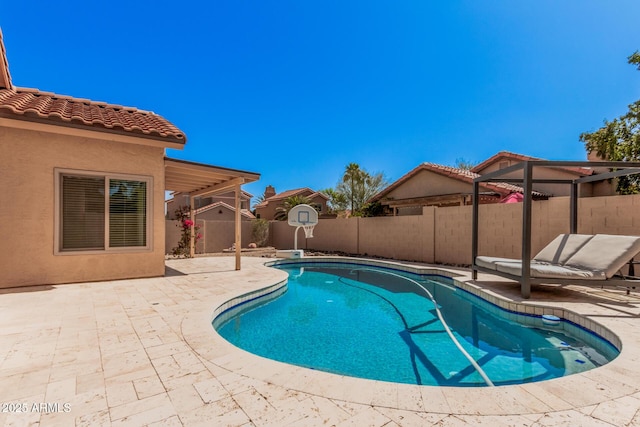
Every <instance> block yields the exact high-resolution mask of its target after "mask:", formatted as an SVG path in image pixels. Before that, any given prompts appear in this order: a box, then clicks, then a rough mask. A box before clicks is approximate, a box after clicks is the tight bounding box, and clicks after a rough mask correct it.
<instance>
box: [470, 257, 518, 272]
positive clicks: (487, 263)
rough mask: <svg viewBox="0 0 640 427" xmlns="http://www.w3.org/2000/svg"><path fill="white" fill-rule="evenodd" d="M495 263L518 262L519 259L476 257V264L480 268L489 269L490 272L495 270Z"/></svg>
mask: <svg viewBox="0 0 640 427" xmlns="http://www.w3.org/2000/svg"><path fill="white" fill-rule="evenodd" d="M497 262H520V260H519V259H511V258H499V257H493V256H478V257H476V264H477V265H479V266H480V267H484V268H490V269H492V270H496V263H497Z"/></svg>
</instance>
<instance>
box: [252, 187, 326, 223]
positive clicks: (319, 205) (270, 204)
mask: <svg viewBox="0 0 640 427" xmlns="http://www.w3.org/2000/svg"><path fill="white" fill-rule="evenodd" d="M293 196H304V197H306V198H308V199H309V201H310V203H309V204H310V205H311V206H313V208H314V209H315V210H316V211H318V214H319V215H324V214H326V213H327V201H328V200H329V197H327V196H326V195H324V194H322V193H320V192H318V191H313V190H312V189H310V188H307V187H304V188H296V189H294V190H287V191H283V192H282V193H277V194H276V190H275V188H273V187H272V186H271V185H269V186H267V188H266V189H265V190H264V199H263V200H262V202H260V203H258V204H257V205H256V206H255V215H256V218H261V219H267V220H273V219H275V217H276V213H277V212H278V208H284V202H285V200H286V199H287V198H289V197H293Z"/></svg>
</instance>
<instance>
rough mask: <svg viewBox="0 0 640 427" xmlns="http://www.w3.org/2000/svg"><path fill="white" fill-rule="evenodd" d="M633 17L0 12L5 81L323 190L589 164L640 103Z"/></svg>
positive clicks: (374, 10) (205, 158) (281, 184)
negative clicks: (469, 166)
mask: <svg viewBox="0 0 640 427" xmlns="http://www.w3.org/2000/svg"><path fill="white" fill-rule="evenodd" d="M639 17H640V2H638V1H637V0H620V1H618V0H617V1H615V2H603V1H601V0H566V1H557V0H555V1H550V0H538V1H535V2H534V1H524V0H523V1H507V0H504V1H471V0H469V1H440V2H435V1H426V0H420V1H417V0H416V1H393V2H391V1H377V0H368V1H344V0H341V1H333V0H323V1H313V0H308V1H306V0H305V1H300V0H296V1H292V0H291V1H290V0H281V1H271V0H264V1H243V0H224V1H218V0H211V1H206V2H173V1H172V2H165V1H153V2H143V1H126V2H125V1H120V0H114V1H110V2H106V3H105V2H86V1H83V2H80V1H76V0H65V1H63V2H36V3H33V2H24V1H19V2H9V1H7V2H3V5H2V14H1V15H0V27H1V28H2V31H3V34H4V42H5V46H6V49H7V55H8V59H9V67H10V72H11V75H12V78H13V82H14V84H16V85H17V86H23V87H35V88H39V89H41V90H44V91H50V92H55V93H59V94H64V95H71V96H76V97H81V98H89V99H92V100H95V101H106V102H109V103H113V104H120V105H126V106H135V107H138V108H141V109H146V110H151V111H154V112H156V113H158V114H160V115H162V116H164V117H165V118H167V119H168V120H170V121H171V122H173V123H174V124H176V125H177V126H178V127H179V128H180V129H182V130H183V131H184V132H185V133H186V135H187V138H188V141H187V145H186V147H185V149H184V150H181V151H178V150H169V151H168V154H169V156H171V157H175V158H179V159H185V160H192V161H197V162H203V163H209V164H213V165H217V166H224V167H231V168H237V169H242V170H247V171H251V172H258V173H260V174H261V175H262V178H261V180H260V181H259V182H257V183H253V184H249V185H246V186H245V189H246V190H247V191H249V192H251V193H253V194H254V195H255V196H258V195H260V194H262V192H263V191H264V187H265V186H266V185H269V184H270V185H273V186H275V187H276V190H277V191H284V190H287V189H292V188H297V187H311V188H313V189H323V188H327V187H333V186H335V184H336V183H337V182H338V181H339V179H340V178H341V176H342V173H343V171H344V168H345V166H346V165H347V164H348V163H351V162H356V163H359V164H360V166H361V167H363V168H365V169H366V170H368V171H369V172H372V173H376V172H383V173H384V174H385V175H386V177H387V178H388V180H389V181H393V180H395V179H398V178H399V177H401V176H402V175H404V174H405V173H407V172H408V171H409V170H411V169H413V168H414V167H416V166H417V165H418V164H419V163H422V162H434V163H440V164H445V165H454V164H455V163H456V160H458V159H464V160H465V161H469V162H480V161H482V160H484V159H486V158H488V157H490V156H491V155H493V154H495V153H496V152H498V151H500V150H508V151H513V152H516V153H520V154H526V155H531V156H536V157H542V158H546V159H552V160H585V159H586V154H585V151H584V148H583V145H582V143H580V141H579V139H578V137H579V135H580V133H581V132H584V131H592V130H595V129H597V128H598V127H600V126H601V125H602V122H603V120H604V119H613V118H615V117H617V116H619V115H620V114H622V113H624V112H625V111H626V107H627V105H628V104H630V103H631V102H633V101H635V100H637V99H638V98H639V97H640V73H639V72H638V71H637V70H636V69H635V68H634V67H633V66H631V65H629V64H627V62H626V58H627V57H628V56H629V55H630V54H631V53H633V52H634V51H636V50H638V49H640V26H639V25H638V19H639Z"/></svg>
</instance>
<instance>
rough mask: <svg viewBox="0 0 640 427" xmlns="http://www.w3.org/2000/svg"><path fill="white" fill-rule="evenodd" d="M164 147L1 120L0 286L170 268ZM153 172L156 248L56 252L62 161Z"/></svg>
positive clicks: (108, 169) (67, 165)
mask: <svg viewBox="0 0 640 427" xmlns="http://www.w3.org/2000/svg"><path fill="white" fill-rule="evenodd" d="M163 156H164V150H163V148H160V147H153V146H143V145H134V144H126V143H119V142H109V141H106V140H96V139H90V138H82V137H76V136H65V135H60V134H53V133H47V132H41V131H31V130H21V129H14V128H6V127H1V128H0V178H1V181H0V184H1V185H0V254H2V256H1V257H0V264H1V265H0V288H7V287H15V286H27V285H46V284H57V283H67V282H79V281H97V280H111V279H122V278H132V277H148V276H161V275H163V274H164V240H165V226H164V160H163ZM55 168H66V169H77V170H79V171H84V170H86V171H97V172H107V173H125V174H134V175H148V176H152V177H153V207H152V209H153V212H152V215H153V221H154V226H153V232H152V250H151V251H150V252H135V253H121V254H114V253H109V254H107V253H103V254H97V255H82V254H76V255H66V254H65V255H54V230H55V223H54V207H55V200H54V194H55V191H54V190H55V185H54V179H55V174H54V169H55Z"/></svg>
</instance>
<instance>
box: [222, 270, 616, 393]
mask: <svg viewBox="0 0 640 427" xmlns="http://www.w3.org/2000/svg"><path fill="white" fill-rule="evenodd" d="M278 268H281V269H283V270H285V271H287V272H288V274H289V281H288V286H287V288H284V289H283V290H282V291H281V292H280V293H279V294H273V295H271V296H268V297H265V298H261V299H257V300H254V301H252V302H250V303H246V304H244V305H241V306H238V307H236V308H234V309H233V310H232V311H231V312H227V313H224V315H223V316H219V317H218V318H217V319H216V320H214V327H215V328H216V330H217V331H218V333H219V334H220V335H221V336H222V337H224V338H225V339H226V340H228V341H229V342H231V343H232V344H234V345H236V346H237V347H240V348H242V349H244V350H246V351H249V352H251V353H254V354H257V355H260V356H263V357H267V358H270V359H274V360H278V361H281V362H286V363H290V364H294V365H298V366H304V367H308V368H312V369H317V370H322V371H327V372H333V373H338V374H342V375H349V376H354V377H360V378H369V379H376V380H382V381H393V382H400V383H409V384H426V385H447V386H466V387H473V386H485V385H487V381H486V380H485V379H483V375H482V374H480V373H479V372H478V370H477V369H475V368H474V367H473V365H472V363H471V362H470V361H469V360H468V359H467V357H465V355H464V354H463V352H462V351H461V350H460V349H459V348H457V347H456V345H455V344H454V341H453V340H452V338H451V337H450V336H449V334H448V333H447V332H446V328H445V325H443V324H442V322H441V321H440V319H439V316H438V313H437V311H436V310H435V308H434V304H433V302H432V300H431V299H430V298H429V297H428V296H427V294H426V292H425V291H423V290H422V289H420V288H419V286H417V285H416V283H415V282H418V283H419V284H421V285H422V286H424V287H425V288H426V289H427V290H428V291H429V292H430V293H431V294H432V295H433V297H434V299H435V300H436V301H437V304H438V308H439V310H440V313H441V316H442V318H443V319H444V321H445V322H446V324H447V325H448V327H449V328H450V330H451V331H452V334H453V336H454V337H455V339H456V340H457V341H458V343H459V345H460V346H461V347H462V349H463V350H464V351H466V353H467V354H468V355H469V356H470V357H471V358H472V359H473V360H475V362H476V364H477V365H479V367H480V368H481V370H482V371H483V372H484V374H485V375H484V377H485V378H486V377H488V378H489V379H490V381H491V382H492V383H493V384H495V385H504V384H517V383H526V382H532V381H541V380H546V379H550V378H557V377H561V376H565V375H569V374H573V373H577V372H583V371H586V370H589V369H593V368H595V367H597V366H601V365H603V364H605V363H607V362H609V361H611V360H612V359H614V358H615V357H616V356H617V355H618V351H617V349H616V348H615V347H613V346H612V345H611V344H609V343H608V342H606V341H605V340H603V339H601V338H599V337H597V336H596V335H594V334H592V333H590V332H588V331H585V330H584V329H581V328H579V327H577V326H575V325H573V324H571V323H569V322H564V321H562V322H560V323H559V324H558V325H556V326H548V325H545V324H544V323H543V321H542V319H541V318H540V317H534V316H526V315H518V314H514V313H509V312H506V311H504V310H502V309H500V308H498V307H496V306H494V305H492V304H489V303H487V302H485V301H484V300H482V299H479V298H477V297H475V296H473V295H471V294H469V293H467V292H465V291H463V290H461V289H458V288H455V287H454V286H451V285H450V283H451V279H448V278H445V277H441V276H421V275H415V274H411V273H406V272H400V271H397V270H388V269H381V268H377V267H376V268H373V267H368V266H363V265H357V264H344V263H327V264H313V265H311V264H307V265H304V264H302V263H301V264H298V265H291V264H288V265H285V266H281V267H278ZM401 276H402V277H401Z"/></svg>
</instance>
